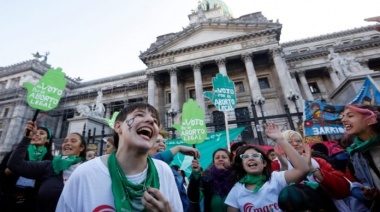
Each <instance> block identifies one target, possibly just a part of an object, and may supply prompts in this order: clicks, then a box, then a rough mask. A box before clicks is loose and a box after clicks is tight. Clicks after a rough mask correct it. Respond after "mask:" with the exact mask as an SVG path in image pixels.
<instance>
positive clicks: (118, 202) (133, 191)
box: [107, 152, 160, 211]
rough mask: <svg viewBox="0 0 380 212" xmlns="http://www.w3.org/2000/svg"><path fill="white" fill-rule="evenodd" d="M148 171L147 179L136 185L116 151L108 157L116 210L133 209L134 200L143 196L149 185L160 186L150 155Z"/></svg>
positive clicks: (157, 187)
mask: <svg viewBox="0 0 380 212" xmlns="http://www.w3.org/2000/svg"><path fill="white" fill-rule="evenodd" d="M147 160H148V171H147V176H146V179H145V180H144V181H143V182H142V183H140V184H138V185H136V184H134V183H132V182H130V181H129V180H128V179H127V177H126V176H125V174H124V171H123V169H122V168H121V167H120V165H119V163H118V162H117V159H116V152H113V153H112V154H110V156H109V157H108V162H107V164H108V170H109V172H110V175H111V181H112V193H113V196H114V199H115V207H116V211H132V200H133V199H134V198H137V197H142V196H143V194H144V191H145V190H146V189H147V188H148V187H153V188H156V189H159V188H160V182H159V179H158V173H157V169H156V166H155V165H154V162H153V160H152V158H150V157H149V156H148V159H147Z"/></svg>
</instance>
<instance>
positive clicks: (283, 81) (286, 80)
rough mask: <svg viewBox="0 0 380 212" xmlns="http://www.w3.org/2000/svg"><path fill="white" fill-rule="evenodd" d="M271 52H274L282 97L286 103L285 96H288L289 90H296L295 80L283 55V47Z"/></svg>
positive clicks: (273, 56)
mask: <svg viewBox="0 0 380 212" xmlns="http://www.w3.org/2000/svg"><path fill="white" fill-rule="evenodd" d="M270 53H271V54H272V58H273V62H274V65H275V67H276V70H277V75H278V79H279V80H280V85H281V88H282V95H281V98H282V100H283V102H284V103H285V102H287V101H286V98H285V97H286V96H287V94H288V92H289V90H290V89H292V90H294V86H293V82H292V80H291V77H290V74H289V70H288V68H287V66H286V63H285V60H284V59H283V58H282V56H281V49H279V48H276V49H272V50H271V51H270Z"/></svg>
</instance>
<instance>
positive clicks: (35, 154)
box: [28, 144, 47, 161]
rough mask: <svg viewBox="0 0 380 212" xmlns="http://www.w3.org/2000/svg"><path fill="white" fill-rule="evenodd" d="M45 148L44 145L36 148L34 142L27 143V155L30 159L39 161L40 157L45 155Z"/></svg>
mask: <svg viewBox="0 0 380 212" xmlns="http://www.w3.org/2000/svg"><path fill="white" fill-rule="evenodd" d="M46 153H47V149H46V147H45V146H42V147H40V148H37V146H36V145H34V144H29V146H28V155H29V160H30V161H41V160H42V158H43V157H44V156H45V155H46Z"/></svg>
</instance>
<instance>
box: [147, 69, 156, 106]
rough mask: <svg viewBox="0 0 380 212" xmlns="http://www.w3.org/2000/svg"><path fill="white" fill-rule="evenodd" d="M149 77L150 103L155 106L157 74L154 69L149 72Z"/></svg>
mask: <svg viewBox="0 0 380 212" xmlns="http://www.w3.org/2000/svg"><path fill="white" fill-rule="evenodd" d="M146 75H147V78H148V103H149V104H150V105H152V106H154V107H156V95H155V92H156V82H155V74H154V72H152V71H148V72H147V74H146Z"/></svg>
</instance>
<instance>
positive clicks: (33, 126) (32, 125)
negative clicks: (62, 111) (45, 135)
mask: <svg viewBox="0 0 380 212" xmlns="http://www.w3.org/2000/svg"><path fill="white" fill-rule="evenodd" d="M37 129H38V125H37V122H33V121H28V122H27V123H26V125H25V136H26V137H28V138H30V139H32V138H33V136H34V135H36V134H37ZM28 131H29V132H30V133H29V135H28V134H27V132H28Z"/></svg>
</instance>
